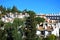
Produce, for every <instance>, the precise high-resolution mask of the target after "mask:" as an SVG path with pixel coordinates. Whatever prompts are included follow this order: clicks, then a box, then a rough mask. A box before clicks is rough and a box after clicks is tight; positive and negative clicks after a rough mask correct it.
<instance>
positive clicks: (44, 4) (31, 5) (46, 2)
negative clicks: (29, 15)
mask: <svg viewBox="0 0 60 40" xmlns="http://www.w3.org/2000/svg"><path fill="white" fill-rule="evenodd" d="M0 5H3V6H5V7H8V8H11V7H13V5H15V6H16V7H17V8H18V9H19V10H24V9H28V10H33V11H35V12H36V13H37V14H39V13H58V12H60V0H0Z"/></svg>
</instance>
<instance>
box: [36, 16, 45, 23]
mask: <svg viewBox="0 0 60 40" xmlns="http://www.w3.org/2000/svg"><path fill="white" fill-rule="evenodd" d="M35 20H36V21H37V23H38V24H40V23H41V22H44V21H45V19H44V18H41V17H36V18H35Z"/></svg>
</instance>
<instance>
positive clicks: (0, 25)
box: [0, 20, 6, 40]
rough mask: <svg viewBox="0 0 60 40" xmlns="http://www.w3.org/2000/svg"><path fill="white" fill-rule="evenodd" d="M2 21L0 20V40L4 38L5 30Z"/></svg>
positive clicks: (4, 39)
mask: <svg viewBox="0 0 60 40" xmlns="http://www.w3.org/2000/svg"><path fill="white" fill-rule="evenodd" d="M3 26H4V22H2V21H1V20H0V40H6V37H5V30H4V29H3Z"/></svg>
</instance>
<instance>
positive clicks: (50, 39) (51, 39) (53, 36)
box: [47, 34, 56, 40]
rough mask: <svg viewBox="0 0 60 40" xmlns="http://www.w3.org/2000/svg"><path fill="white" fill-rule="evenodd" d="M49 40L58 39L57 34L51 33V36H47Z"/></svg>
mask: <svg viewBox="0 0 60 40" xmlns="http://www.w3.org/2000/svg"><path fill="white" fill-rule="evenodd" d="M47 40H56V36H55V35H53V34H51V35H50V36H48V37H47Z"/></svg>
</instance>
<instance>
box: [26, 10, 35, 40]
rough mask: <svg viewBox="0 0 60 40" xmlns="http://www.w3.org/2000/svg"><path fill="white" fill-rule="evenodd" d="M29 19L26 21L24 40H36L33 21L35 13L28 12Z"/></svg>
mask: <svg viewBox="0 0 60 40" xmlns="http://www.w3.org/2000/svg"><path fill="white" fill-rule="evenodd" d="M28 14H29V15H30V17H28V18H27V19H26V20H27V21H26V28H27V30H25V32H26V37H27V38H26V40H36V21H35V12H33V11H28Z"/></svg>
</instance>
